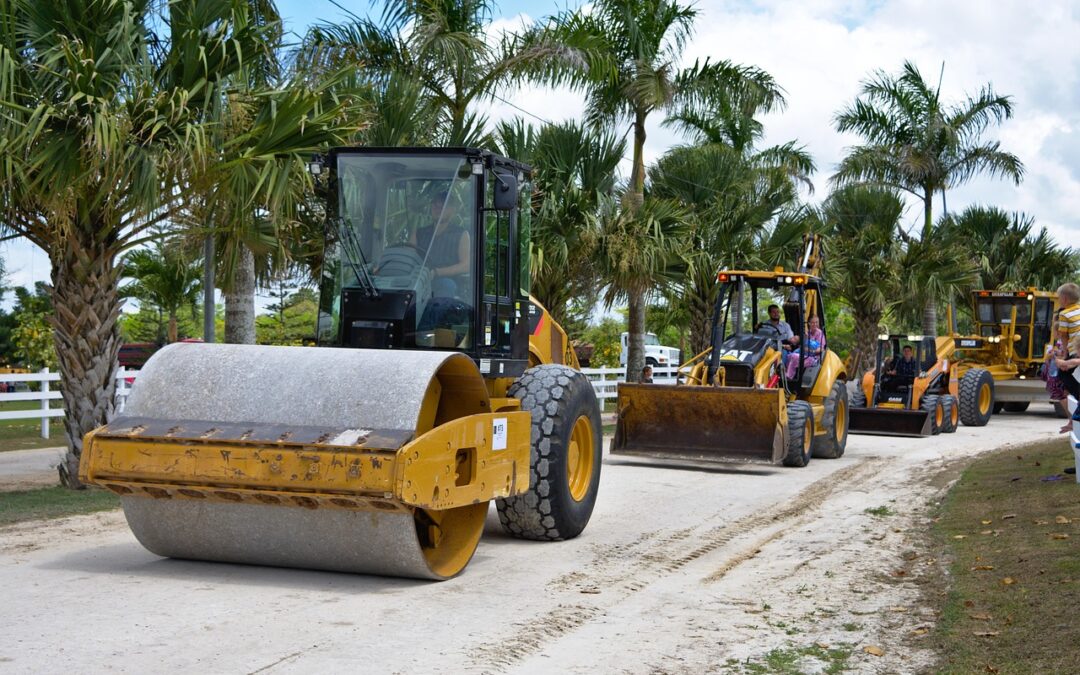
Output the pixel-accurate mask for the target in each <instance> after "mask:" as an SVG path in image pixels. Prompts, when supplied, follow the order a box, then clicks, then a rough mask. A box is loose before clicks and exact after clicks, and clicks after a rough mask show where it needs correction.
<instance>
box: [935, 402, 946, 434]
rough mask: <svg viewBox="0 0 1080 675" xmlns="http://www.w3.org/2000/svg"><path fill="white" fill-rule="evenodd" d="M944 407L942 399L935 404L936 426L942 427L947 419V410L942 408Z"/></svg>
mask: <svg viewBox="0 0 1080 675" xmlns="http://www.w3.org/2000/svg"><path fill="white" fill-rule="evenodd" d="M943 407H944V406H942V405H941V402H940V401H939V402H938V404H937V405H936V406H934V426H935V427H937V428H938V429H940V428H941V424H942V422H944V421H945V411H944V410H942V408H943Z"/></svg>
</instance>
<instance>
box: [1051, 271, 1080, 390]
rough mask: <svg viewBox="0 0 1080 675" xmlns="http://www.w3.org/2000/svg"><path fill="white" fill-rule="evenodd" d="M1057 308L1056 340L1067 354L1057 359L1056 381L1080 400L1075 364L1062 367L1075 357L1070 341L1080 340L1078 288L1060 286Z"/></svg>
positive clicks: (1079, 290)
mask: <svg viewBox="0 0 1080 675" xmlns="http://www.w3.org/2000/svg"><path fill="white" fill-rule="evenodd" d="M1058 307H1060V308H1061V312H1060V314H1059V315H1058V339H1059V340H1060V342H1061V344H1063V345H1067V346H1066V347H1064V348H1063V350H1064V351H1066V352H1068V354H1067V356H1066V357H1065V358H1064V359H1060V358H1059V359H1058V361H1057V366H1058V381H1059V382H1061V386H1063V387H1065V391H1067V392H1069V393H1070V394H1072V397H1073V398H1075V399H1078V400H1080V382H1077V381H1076V378H1075V377H1073V371H1075V370H1076V364H1075V363H1070V364H1069V365H1063V363H1064V362H1065V361H1066V360H1072V359H1075V358H1076V357H1077V354H1076V353H1075V352H1074V350H1073V344H1075V342H1072V340H1074V339H1076V338H1080V286H1077V285H1076V284H1072V283H1069V284H1062V285H1061V287H1060V288H1058ZM1066 368H1068V369H1067V370H1066Z"/></svg>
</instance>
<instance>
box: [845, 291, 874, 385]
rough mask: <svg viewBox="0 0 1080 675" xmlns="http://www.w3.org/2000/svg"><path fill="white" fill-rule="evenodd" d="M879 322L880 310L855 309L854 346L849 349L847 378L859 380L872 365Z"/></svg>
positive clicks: (854, 380)
mask: <svg viewBox="0 0 1080 675" xmlns="http://www.w3.org/2000/svg"><path fill="white" fill-rule="evenodd" d="M880 323H881V312H869V311H860V310H858V309H856V310H855V347H854V348H853V349H852V350H851V358H850V360H851V372H849V373H848V379H849V380H851V381H853V382H861V381H862V376H863V374H864V373H865V372H866V371H867V370H869V369H870V368H872V367H873V365H874V360H875V359H876V358H877V336H878V335H879V334H880V325H879V324H880Z"/></svg>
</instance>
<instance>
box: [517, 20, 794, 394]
mask: <svg viewBox="0 0 1080 675" xmlns="http://www.w3.org/2000/svg"><path fill="white" fill-rule="evenodd" d="M696 16H697V10H696V9H694V8H693V7H691V6H688V5H681V4H679V3H678V2H677V1H676V0H599V1H598V2H595V3H591V4H590V5H589V6H588V7H587V8H584V9H581V10H577V11H572V12H565V13H563V14H561V15H558V16H556V17H553V18H552V19H551V20H550V21H549V22H548V24H547V25H545V26H543V27H541V28H538V29H536V30H535V31H534V32H533V33H532V34H530V35H527V36H526V37H525V38H524V41H525V42H526V43H530V44H545V43H547V44H562V45H567V46H568V47H569V48H571V49H570V51H572V52H573V53H575V54H578V55H579V61H580V63H581V64H583V65H584V64H587V65H588V66H589V68H588V69H585V68H580V69H578V70H576V71H574V70H565V69H564V70H562V71H555V70H552V71H548V72H547V73H543V75H546V76H547V78H548V80H549V81H552V82H569V83H571V84H573V85H575V86H577V87H579V88H580V89H582V90H584V92H585V96H586V101H585V103H586V117H587V120H588V121H589V122H590V123H591V124H594V125H598V126H599V125H615V124H624V123H625V124H629V125H630V127H629V128H630V130H632V132H633V140H632V146H631V147H632V148H633V149H632V155H633V156H632V163H631V170H630V183H629V186H628V187H627V189H626V191H625V192H624V193H623V201H624V204H625V208H627V209H628V210H629V214H628V215H627V216H626V219H627V221H633V220H634V216H635V214H636V212H637V211H638V210H639V209H642V208H643V206H644V202H645V154H644V151H645V139H646V124H647V122H648V120H649V116H650V115H651V114H652V113H653V112H656V111H676V110H679V111H686V110H706V109H710V108H712V107H715V106H718V105H724V104H725V103H727V102H739V104H741V105H744V106H749V107H750V109H751V110H761V111H766V112H767V111H769V110H772V109H775V108H777V107H779V106H781V105H783V96H782V94H781V92H780V89H779V87H778V86H777V85H776V83H775V82H774V81H773V79H772V77H771V76H769V74H768V73H766V72H764V71H762V70H759V69H757V68H753V67H747V66H740V65H736V64H733V63H730V62H728V61H709V60H706V61H704V62H696V63H694V65H693V66H690V67H688V68H680V66H679V60H680V54H681V52H682V49H683V47H684V46H685V45H686V41H687V39H688V38H689V37H690V35H691V32H692V30H693V22H694V19H695V17H696ZM648 233H649V230H648V229H646V230H644V231H643V232H642V234H648ZM654 244H655V245H658V244H659V242H655V243H654ZM649 248H653V247H652V246H650V247H649ZM645 276H646V277H647V276H648V275H645ZM648 290H649V289H648V288H646V287H644V286H642V285H640V284H631V285H629V286H627V291H628V292H627V295H626V299H627V304H628V309H629V316H628V321H629V324H630V325H629V333H630V335H629V349H628V352H629V353H628V364H627V367H628V369H629V371H628V374H629V375H630V376H631V377H632V376H633V375H635V374H636V373H638V372H640V371H641V368H642V366H643V365H644V362H645V360H644V359H645V354H644V334H643V333H644V320H645V307H646V302H645V295H646V293H647V292H648ZM639 328H640V329H641V330H640V331H639Z"/></svg>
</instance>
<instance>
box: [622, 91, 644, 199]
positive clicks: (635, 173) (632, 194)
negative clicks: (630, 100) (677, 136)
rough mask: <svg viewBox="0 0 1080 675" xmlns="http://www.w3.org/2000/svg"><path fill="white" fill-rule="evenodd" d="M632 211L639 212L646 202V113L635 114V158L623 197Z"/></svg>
mask: <svg viewBox="0 0 1080 675" xmlns="http://www.w3.org/2000/svg"><path fill="white" fill-rule="evenodd" d="M623 200H624V203H625V204H626V206H627V207H628V208H629V209H630V212H631V213H637V212H638V210H639V209H640V208H641V206H642V204H644V203H645V114H644V113H640V112H639V113H636V114H635V116H634V159H633V164H632V166H631V167H630V189H629V190H627V191H626V194H625V196H624V197H623Z"/></svg>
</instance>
